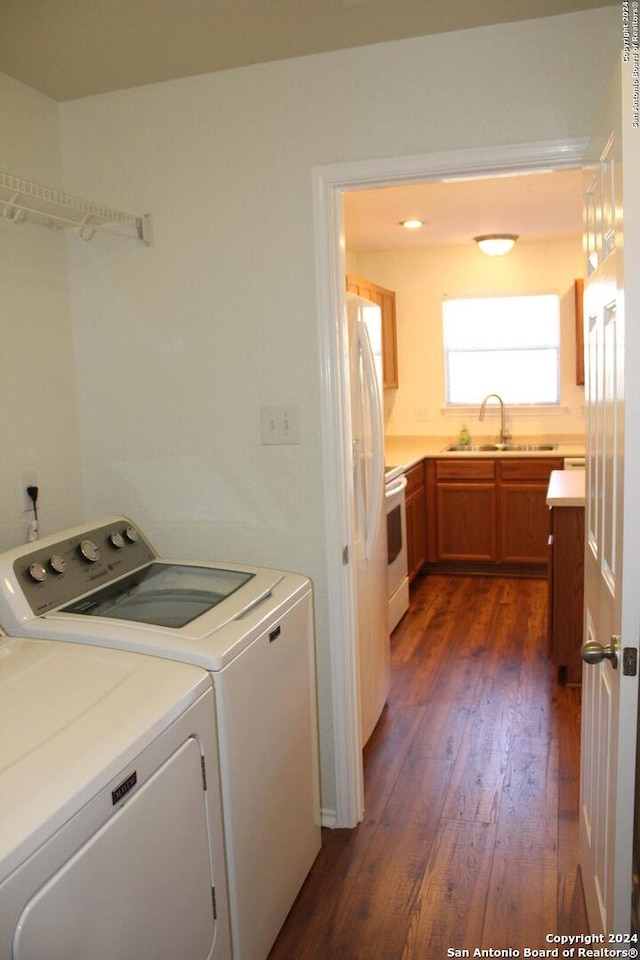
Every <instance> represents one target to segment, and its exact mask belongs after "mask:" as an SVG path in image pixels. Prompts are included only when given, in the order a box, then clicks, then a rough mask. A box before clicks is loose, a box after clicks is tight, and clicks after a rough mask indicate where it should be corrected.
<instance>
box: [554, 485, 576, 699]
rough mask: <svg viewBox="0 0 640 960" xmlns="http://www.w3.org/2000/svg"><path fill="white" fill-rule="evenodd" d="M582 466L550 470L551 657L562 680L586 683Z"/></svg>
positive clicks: (564, 681) (563, 681)
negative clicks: (584, 661)
mask: <svg viewBox="0 0 640 960" xmlns="http://www.w3.org/2000/svg"><path fill="white" fill-rule="evenodd" d="M584 505H585V472H584V470H558V471H554V472H553V473H552V474H551V478H550V480H549V490H548V492H547V506H548V507H549V516H550V523H549V530H550V533H549V655H550V657H551V660H552V661H553V663H554V664H555V665H556V666H557V668H558V679H559V680H560V681H561V682H562V683H572V684H579V683H581V682H582V660H581V659H580V647H581V646H582V641H583V629H584V628H583V617H584V613H583V605H584Z"/></svg>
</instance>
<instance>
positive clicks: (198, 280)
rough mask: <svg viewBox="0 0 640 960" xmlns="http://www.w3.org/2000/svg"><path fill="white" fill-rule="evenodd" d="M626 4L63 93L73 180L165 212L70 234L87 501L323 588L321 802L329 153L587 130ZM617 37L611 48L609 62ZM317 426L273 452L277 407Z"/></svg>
mask: <svg viewBox="0 0 640 960" xmlns="http://www.w3.org/2000/svg"><path fill="white" fill-rule="evenodd" d="M618 48H619V31H618V11H617V10H616V9H615V8H612V7H610V8H605V9H597V10H593V11H590V12H588V13H584V14H570V15H566V16H562V17H554V18H550V19H542V20H536V21H528V22H525V23H514V24H507V25H501V26H497V27H491V28H483V29H477V30H469V31H459V32H455V33H451V34H444V35H440V36H433V37H425V38H418V39H413V40H406V41H400V42H393V43H387V44H381V45H376V46H368V47H361V48H357V49H352V50H344V51H340V52H337V53H328V54H322V55H317V56H311V57H305V58H300V59H294V60H289V61H285V62H280V63H268V64H262V65H258V66H253V67H247V68H243V69H238V70H229V71H225V72H222V73H217V74H211V75H205V76H198V77H193V78H188V79H184V80H181V81H175V82H170V83H163V84H157V85H151V86H147V87H142V88H139V89H132V90H124V91H121V92H117V93H113V94H108V95H101V96H96V97H90V98H86V99H82V100H78V101H75V102H70V103H65V104H63V105H62V107H61V120H62V125H61V131H62V149H63V166H64V177H65V182H66V186H67V189H69V190H73V191H74V192H77V193H81V194H86V195H90V196H91V197H92V198H93V199H96V200H101V201H103V202H105V203H108V204H110V205H112V206H114V207H117V208H120V209H125V210H131V211H133V212H146V211H149V212H151V213H152V215H153V231H154V239H153V244H152V246H150V247H148V248H146V247H144V246H142V245H141V244H136V243H135V242H131V241H118V240H114V239H113V238H110V237H98V238H96V240H95V241H93V242H92V243H91V244H83V245H82V246H81V247H79V246H75V247H73V248H72V249H70V254H69V256H70V277H71V306H72V316H73V325H74V336H75V351H76V370H77V379H78V415H79V427H80V447H81V451H82V464H83V471H84V473H83V477H84V485H83V492H84V502H85V507H86V511H87V513H88V514H89V515H94V514H95V515H98V514H101V513H104V512H107V511H111V510H124V511H125V512H128V513H131V514H132V515H133V516H134V517H135V518H136V519H137V520H139V521H140V523H141V525H142V526H143V528H145V529H147V530H148V531H149V533H150V534H151V536H152V538H153V540H154V541H155V542H156V544H157V546H158V547H159V548H160V549H161V550H162V551H163V552H164V553H171V554H177V555H180V556H183V557H184V556H202V557H219V558H222V559H228V560H235V561H240V562H242V561H247V562H252V563H258V564H270V565H273V566H279V567H285V568H292V569H295V570H298V571H301V572H304V573H307V574H309V575H310V576H311V577H312V578H313V581H314V585H315V590H316V625H317V638H318V668H319V691H320V725H321V749H322V778H323V804H324V807H325V811H326V813H327V815H328V816H330V813H331V810H332V807H333V804H334V796H335V792H334V790H335V782H334V765H333V731H332V726H331V723H332V721H331V710H332V695H333V691H332V687H331V663H330V660H329V644H328V640H327V637H328V629H329V626H328V625H329V608H330V604H331V597H330V596H329V595H328V588H327V564H328V562H329V561H328V557H327V555H326V546H325V513H324V508H323V467H322V438H321V414H320V411H321V390H322V385H323V370H322V369H321V362H320V351H319V337H318V329H317V323H318V321H317V308H316V302H317V301H316V289H315V263H316V251H315V248H314V229H313V209H312V202H313V196H312V168H313V167H314V165H317V164H327V163H334V162H345V161H351V160H364V159H368V158H374V157H375V158H379V157H385V156H403V155H410V154H424V153H428V152H431V151H446V150H453V149H456V148H470V147H478V146H482V145H485V146H494V145H496V144H500V143H505V144H511V143H526V142H530V141H541V140H554V139H557V138H559V139H566V138H571V137H580V136H583V135H585V134H586V133H588V131H589V129H590V126H591V117H590V110H591V98H590V97H587V96H585V90H587V89H596V88H598V87H599V86H600V84H601V82H602V81H603V80H604V76H605V74H606V72H607V70H608V67H607V64H608V63H610V62H612V61H613V59H614V57H615V53H616V51H617V50H618ZM607 52H608V53H610V56H609V57H608V56H607ZM270 404H295V405H297V406H298V408H299V414H300V442H299V443H298V444H293V445H287V446H264V445H262V444H261V438H260V413H261V407H262V406H264V405H270Z"/></svg>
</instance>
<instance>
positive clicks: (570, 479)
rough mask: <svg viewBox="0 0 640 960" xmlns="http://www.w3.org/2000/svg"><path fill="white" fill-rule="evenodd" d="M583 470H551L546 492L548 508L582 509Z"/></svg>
mask: <svg viewBox="0 0 640 960" xmlns="http://www.w3.org/2000/svg"><path fill="white" fill-rule="evenodd" d="M584 478H585V473H584V470H552V471H551V476H550V478H549V489H548V490H547V505H548V506H549V507H584Z"/></svg>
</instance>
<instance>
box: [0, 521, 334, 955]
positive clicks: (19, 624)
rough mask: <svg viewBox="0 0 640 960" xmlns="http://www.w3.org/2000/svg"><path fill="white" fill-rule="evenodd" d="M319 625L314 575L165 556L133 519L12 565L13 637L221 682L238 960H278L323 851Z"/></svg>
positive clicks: (3, 584) (9, 614)
mask: <svg viewBox="0 0 640 960" xmlns="http://www.w3.org/2000/svg"><path fill="white" fill-rule="evenodd" d="M312 618H313V612H312V591H311V584H310V582H309V580H308V579H307V578H306V577H303V576H300V575H298V574H293V573H284V572H282V571H278V570H268V569H263V568H257V567H248V566H245V567H239V566H237V565H235V564H227V563H224V564H217V563H212V562H200V561H192V562H190V561H182V560H181V561H171V560H167V559H161V558H159V557H158V555H157V553H156V551H155V550H154V549H153V548H152V547H151V545H150V543H149V542H148V540H147V539H146V538H145V537H144V536H143V535H142V533H141V531H140V530H139V529H138V528H137V527H136V526H135V525H134V524H133V523H132V522H131V521H130V520H128V519H126V518H125V517H111V518H107V519H104V520H102V521H99V522H98V523H96V524H93V525H91V526H87V527H77V528H74V529H73V530H68V531H65V532H63V533H61V534H59V535H58V536H54V537H49V538H47V539H42V540H40V541H38V542H37V543H36V544H27V545H25V546H24V547H20V548H17V549H15V550H11V551H8V552H7V553H5V554H2V555H0V624H2V626H3V627H4V628H5V630H6V631H7V632H8V633H10V634H17V635H21V636H24V635H26V636H31V637H52V638H55V637H60V638H62V639H64V640H69V641H75V642H80V643H88V644H96V645H99V646H104V647H111V648H118V649H121V650H130V651H137V652H140V653H146V654H151V655H153V656H156V657H163V658H168V659H170V660H177V661H181V662H185V663H190V664H194V665H196V666H200V667H204V668H205V669H206V670H208V671H209V672H210V677H211V678H212V681H213V686H214V689H215V694H216V717H217V731H218V750H219V755H220V772H221V788H222V806H223V822H224V833H225V846H226V855H227V874H228V890H229V908H230V916H231V938H232V948H233V954H234V958H235V960H265V957H266V956H267V954H268V953H269V950H270V948H271V946H272V944H273V941H274V940H275V938H276V936H277V934H278V931H279V930H280V927H281V926H282V924H283V922H284V920H285V918H286V916H287V913H288V912H289V910H290V908H291V906H292V904H293V901H294V900H295V898H296V896H297V894H298V892H299V890H300V887H301V886H302V883H303V882H304V880H305V878H306V876H307V874H308V872H309V870H310V868H311V865H312V863H313V861H314V859H315V857H316V856H317V854H318V852H319V850H320V799H319V774H318V747H317V708H316V690H315V662H314V643H313V619H312Z"/></svg>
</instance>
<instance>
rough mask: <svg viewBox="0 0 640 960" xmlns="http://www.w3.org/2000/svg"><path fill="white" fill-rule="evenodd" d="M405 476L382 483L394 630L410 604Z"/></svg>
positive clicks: (390, 600)
mask: <svg viewBox="0 0 640 960" xmlns="http://www.w3.org/2000/svg"><path fill="white" fill-rule="evenodd" d="M406 486H407V478H406V477H405V476H401V477H398V478H397V479H396V480H392V481H391V482H390V483H387V485H386V487H385V504H386V512H387V550H388V554H387V578H388V593H389V628H390V630H393V629H394V628H395V627H396V626H397V624H398V622H399V620H400V619H401V617H402V616H403V614H404V613H406V611H407V609H408V607H409V576H408V563H407V514H406V507H405V489H406Z"/></svg>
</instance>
